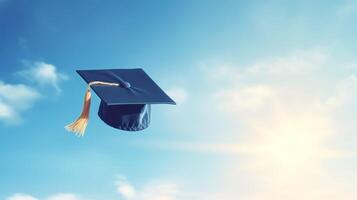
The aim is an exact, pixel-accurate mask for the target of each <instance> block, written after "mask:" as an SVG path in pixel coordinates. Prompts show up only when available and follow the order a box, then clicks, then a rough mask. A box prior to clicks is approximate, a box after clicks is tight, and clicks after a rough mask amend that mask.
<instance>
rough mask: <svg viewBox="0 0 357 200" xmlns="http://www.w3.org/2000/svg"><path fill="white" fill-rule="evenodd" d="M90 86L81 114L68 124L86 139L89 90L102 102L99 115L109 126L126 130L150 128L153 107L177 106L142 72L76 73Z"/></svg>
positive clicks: (104, 71) (128, 70)
mask: <svg viewBox="0 0 357 200" xmlns="http://www.w3.org/2000/svg"><path fill="white" fill-rule="evenodd" d="M77 73H78V74H79V75H80V76H81V77H82V78H83V79H84V80H85V81H86V82H87V83H88V88H87V91H86V94H85V97H84V106H83V111H82V114H81V115H80V116H79V117H78V119H77V120H76V121H75V122H73V123H71V124H69V125H67V126H66V129H67V130H68V131H71V132H74V133H76V134H78V135H79V136H83V134H84V132H85V129H86V126H87V123H88V118H89V110H90V100H91V93H90V89H93V91H94V92H95V93H96V94H97V95H98V97H99V98H100V99H101V103H100V107H99V111H98V115H99V117H100V118H101V119H102V120H103V121H104V122H105V123H106V124H107V125H109V126H111V127H113V128H116V129H121V130H125V131H140V130H143V129H145V128H147V127H148V126H149V124H150V118H151V104H176V103H175V102H174V101H173V100H172V99H171V98H170V97H169V96H168V95H167V94H166V93H165V92H164V91H163V90H162V89H161V88H160V87H159V86H158V85H157V84H156V83H155V82H154V81H153V80H152V79H151V78H150V77H149V76H148V75H147V74H146V73H145V72H144V70H143V69H140V68H137V69H100V70H77Z"/></svg>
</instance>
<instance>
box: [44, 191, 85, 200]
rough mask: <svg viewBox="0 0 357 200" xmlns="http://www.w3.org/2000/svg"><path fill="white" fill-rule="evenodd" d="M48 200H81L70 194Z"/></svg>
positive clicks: (51, 197)
mask: <svg viewBox="0 0 357 200" xmlns="http://www.w3.org/2000/svg"><path fill="white" fill-rule="evenodd" d="M46 200H79V197H78V196H77V195H74V194H69V193H59V194H55V195H52V196H50V197H48V198H47V199H46Z"/></svg>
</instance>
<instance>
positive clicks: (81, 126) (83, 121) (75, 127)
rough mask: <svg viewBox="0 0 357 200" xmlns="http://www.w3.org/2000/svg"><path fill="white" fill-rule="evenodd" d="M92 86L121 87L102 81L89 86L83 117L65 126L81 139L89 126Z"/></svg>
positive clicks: (85, 96) (91, 83)
mask: <svg viewBox="0 0 357 200" xmlns="http://www.w3.org/2000/svg"><path fill="white" fill-rule="evenodd" d="M92 85H102V86H115V87H119V86H120V85H119V84H118V83H109V82H102V81H93V82H90V83H89V84H88V87H87V90H86V92H85V95H84V103H83V109H82V113H81V115H80V116H79V117H78V118H77V119H76V120H75V121H74V122H72V123H70V124H68V125H67V126H65V129H66V130H67V131H69V132H73V133H74V134H76V135H77V136H79V137H82V136H83V135H84V133H85V130H86V128H87V125H88V120H89V112H90V104H91V91H90V87H91V86H92Z"/></svg>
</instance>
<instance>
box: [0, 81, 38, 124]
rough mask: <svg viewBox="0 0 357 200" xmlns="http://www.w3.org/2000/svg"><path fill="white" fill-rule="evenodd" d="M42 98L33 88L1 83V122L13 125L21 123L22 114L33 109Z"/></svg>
mask: <svg viewBox="0 0 357 200" xmlns="http://www.w3.org/2000/svg"><path fill="white" fill-rule="evenodd" d="M40 97H41V95H40V93H39V92H38V91H37V90H36V89H34V88H32V87H29V86H26V85H23V84H15V85H13V84H7V83H4V82H1V81H0V120H3V121H5V122H8V123H11V124H16V123H19V122H21V120H22V118H21V115H20V114H21V113H22V112H24V111H26V110H27V109H29V108H31V107H32V106H33V105H34V103H35V102H36V101H38V100H39V99H40Z"/></svg>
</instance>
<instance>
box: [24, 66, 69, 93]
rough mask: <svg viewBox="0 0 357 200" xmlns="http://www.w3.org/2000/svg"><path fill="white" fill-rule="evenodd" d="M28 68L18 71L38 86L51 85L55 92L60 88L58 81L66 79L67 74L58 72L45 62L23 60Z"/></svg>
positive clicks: (54, 67)
mask: <svg viewBox="0 0 357 200" xmlns="http://www.w3.org/2000/svg"><path fill="white" fill-rule="evenodd" d="M25 64H26V66H27V67H28V69H25V70H23V71H20V72H18V74H20V75H21V76H22V77H24V78H25V79H27V80H29V81H31V82H33V83H36V84H38V85H39V86H50V87H53V88H54V89H55V90H56V91H57V92H59V91H60V90H61V89H60V87H59V83H60V82H61V81H63V80H66V79H67V76H66V75H64V74H62V73H60V72H58V71H57V68H56V66H54V65H53V64H49V63H45V62H42V61H40V62H34V63H27V62H25Z"/></svg>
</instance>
